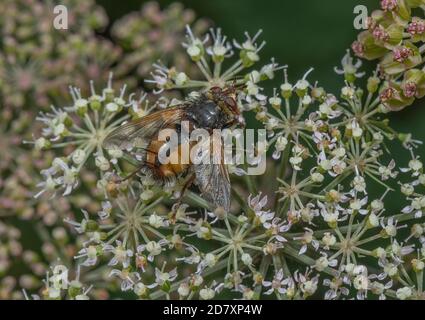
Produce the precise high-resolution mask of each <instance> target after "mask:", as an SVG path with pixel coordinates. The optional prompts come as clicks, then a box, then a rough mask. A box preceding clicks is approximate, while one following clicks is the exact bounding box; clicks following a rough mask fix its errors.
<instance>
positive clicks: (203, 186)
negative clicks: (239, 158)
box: [193, 135, 230, 211]
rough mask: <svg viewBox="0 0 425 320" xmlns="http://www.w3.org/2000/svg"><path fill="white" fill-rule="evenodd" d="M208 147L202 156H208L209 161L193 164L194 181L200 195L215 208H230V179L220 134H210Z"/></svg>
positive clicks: (227, 209)
mask: <svg viewBox="0 0 425 320" xmlns="http://www.w3.org/2000/svg"><path fill="white" fill-rule="evenodd" d="M210 138H211V139H210V140H211V141H210V142H209V144H210V147H209V148H206V149H208V151H207V152H206V154H204V155H203V157H205V158H206V157H209V160H210V161H209V162H210V163H205V161H203V162H201V163H199V164H194V166H193V167H194V171H195V176H196V183H197V185H198V187H199V189H200V190H201V192H202V196H203V197H204V198H205V199H206V200H207V201H209V202H211V203H212V204H213V205H214V207H215V208H217V207H223V208H224V209H225V210H226V211H229V210H230V179H229V172H228V171H227V167H226V165H225V164H224V150H223V144H222V141H221V136H215V135H212V136H211V137H210Z"/></svg>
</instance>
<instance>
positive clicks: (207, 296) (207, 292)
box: [199, 288, 215, 300]
mask: <svg viewBox="0 0 425 320" xmlns="http://www.w3.org/2000/svg"><path fill="white" fill-rule="evenodd" d="M214 296H215V291H214V290H213V289H211V288H204V289H201V290H200V291H199V297H200V298H201V299H202V300H211V299H213V298H214Z"/></svg>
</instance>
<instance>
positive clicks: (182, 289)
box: [177, 282, 190, 297]
mask: <svg viewBox="0 0 425 320" xmlns="http://www.w3.org/2000/svg"><path fill="white" fill-rule="evenodd" d="M177 292H178V293H179V295H180V296H181V297H187V296H188V295H189V293H190V288H189V285H188V284H187V283H184V282H183V283H182V284H180V285H179V288H178V289H177Z"/></svg>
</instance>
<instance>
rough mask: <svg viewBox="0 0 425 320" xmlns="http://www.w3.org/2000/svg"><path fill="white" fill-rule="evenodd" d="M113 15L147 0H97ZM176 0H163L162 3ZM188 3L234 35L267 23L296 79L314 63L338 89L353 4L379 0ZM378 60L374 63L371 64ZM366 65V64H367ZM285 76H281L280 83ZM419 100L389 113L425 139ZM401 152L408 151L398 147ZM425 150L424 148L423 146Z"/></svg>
mask: <svg viewBox="0 0 425 320" xmlns="http://www.w3.org/2000/svg"><path fill="white" fill-rule="evenodd" d="M97 2H98V3H99V4H101V5H102V6H103V7H104V8H105V9H106V11H107V13H108V15H109V17H110V18H111V19H112V20H116V19H118V18H120V17H122V16H123V15H124V14H126V13H128V12H130V11H133V10H138V9H139V8H140V6H141V4H143V3H144V2H146V1H140V0H139V1H137V0H126V1H116V0H97ZM171 2H173V1H169V0H162V1H159V3H160V4H161V6H162V7H165V6H167V5H168V4H169V3H171ZM180 2H181V3H183V4H184V5H185V6H186V7H188V8H192V9H193V10H195V12H196V14H197V16H198V17H205V18H209V19H211V20H212V21H213V22H214V25H215V26H218V27H221V28H222V29H223V31H224V33H225V34H227V35H228V36H229V37H230V38H231V39H233V38H235V39H241V38H243V33H244V32H245V31H248V32H250V34H253V33H255V32H256V31H257V30H258V29H263V35H262V38H263V39H264V40H265V41H266V42H267V45H266V47H265V48H264V51H263V54H262V56H263V57H264V58H267V59H269V58H271V57H275V59H276V61H277V62H279V63H281V64H287V65H288V66H289V76H290V78H291V79H292V81H294V80H296V79H297V78H299V77H301V76H302V75H303V74H304V72H305V71H306V70H307V69H308V68H310V67H314V68H315V71H314V73H313V74H312V75H311V77H310V79H311V80H317V81H319V83H320V84H321V85H322V86H324V87H325V88H326V89H327V90H328V91H330V92H333V93H334V94H336V95H338V93H339V90H340V88H341V86H342V78H341V77H340V76H336V74H335V73H334V71H333V67H334V66H339V65H340V60H341V58H342V56H343V55H344V54H345V50H346V49H347V48H349V47H350V45H351V43H352V42H353V40H354V39H355V38H356V36H357V34H358V33H359V30H356V29H355V28H354V26H353V21H354V18H355V14H354V13H353V10H354V7H355V6H357V5H366V6H367V7H368V9H369V13H370V12H371V11H372V10H373V9H376V8H377V7H378V6H379V1H378V0H376V1H371V0H367V1H366V0H343V1H342V0H297V1H288V0H285V1H284V0H263V1H258V0H231V1H230V0H182V1H180ZM371 65H373V64H369V66H368V67H369V68H370V66H371ZM366 67H367V66H366ZM281 79H282V78H279V79H276V81H275V83H274V84H273V85H275V86H277V85H278V84H279V81H281ZM422 104H423V102H422V101H419V102H417V103H416V104H415V105H414V106H411V107H409V108H407V109H405V110H403V111H402V112H398V113H394V114H392V115H391V116H390V118H391V122H392V125H393V127H394V128H395V129H397V130H399V131H402V132H406V131H409V132H412V133H413V134H414V136H415V138H418V139H420V140H425V130H424V127H423V119H425V108H424V107H423V106H422ZM398 151H399V152H405V151H403V149H401V148H400V149H398ZM422 152H423V151H422ZM408 158H409V155H408V154H407V155H406V158H405V159H408Z"/></svg>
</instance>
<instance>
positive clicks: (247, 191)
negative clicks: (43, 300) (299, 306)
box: [35, 28, 425, 299]
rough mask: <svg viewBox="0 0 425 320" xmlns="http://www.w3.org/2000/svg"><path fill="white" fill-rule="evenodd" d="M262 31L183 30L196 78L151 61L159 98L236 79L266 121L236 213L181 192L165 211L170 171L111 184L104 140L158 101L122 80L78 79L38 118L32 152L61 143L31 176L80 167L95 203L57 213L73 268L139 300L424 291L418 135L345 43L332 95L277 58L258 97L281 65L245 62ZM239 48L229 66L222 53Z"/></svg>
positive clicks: (58, 184) (53, 289) (111, 164)
mask: <svg viewBox="0 0 425 320" xmlns="http://www.w3.org/2000/svg"><path fill="white" fill-rule="evenodd" d="M259 35H260V33H257V34H256V35H255V36H254V37H250V36H249V35H246V39H245V41H243V42H242V43H238V42H236V41H234V42H233V44H232V43H230V41H228V40H227V38H226V37H225V36H224V35H223V34H222V33H221V30H219V29H218V30H216V31H211V33H210V35H208V36H206V37H204V38H202V39H201V38H197V37H195V36H194V35H193V34H192V32H191V31H190V29H189V28H188V36H187V41H186V42H185V43H184V44H183V46H184V47H185V48H186V50H187V54H188V55H189V56H190V58H191V60H192V61H193V63H194V64H195V65H196V66H197V67H198V68H199V69H200V71H201V73H202V75H203V77H204V79H201V80H198V79H191V78H190V77H189V76H188V75H186V74H185V73H182V72H180V71H178V68H177V67H174V66H169V67H166V66H163V65H159V64H158V65H156V70H155V71H154V72H153V73H152V80H151V82H152V83H154V85H155V87H156V91H157V93H158V92H162V91H164V90H169V89H183V90H188V94H190V93H196V92H198V90H205V89H209V88H211V87H214V86H220V87H225V86H230V85H234V86H237V87H238V88H240V89H238V90H239V92H238V104H239V106H240V109H241V110H243V111H245V112H247V113H248V112H249V113H253V114H254V116H255V118H256V119H257V120H258V121H259V122H260V123H261V125H262V126H264V128H265V129H266V130H267V132H268V144H267V148H268V149H269V150H270V151H271V152H270V154H271V159H270V161H269V162H268V168H267V172H266V173H265V175H264V176H260V177H257V178H256V179H254V177H252V176H247V175H245V176H239V177H235V178H234V179H233V178H232V199H233V203H232V207H231V210H230V212H226V211H224V210H223V209H222V208H218V209H216V210H211V208H210V206H209V204H208V203H207V202H206V201H205V200H204V199H203V198H202V197H201V196H199V195H198V194H196V193H195V192H191V191H189V192H187V195H186V197H185V203H183V204H182V205H180V207H178V208H174V209H175V212H171V207H172V206H173V203H174V202H175V201H176V197H175V195H176V194H177V193H178V192H179V191H180V188H181V186H179V183H178V182H177V183H176V184H174V185H171V186H167V187H165V188H163V187H159V186H157V185H156V183H155V182H154V181H153V180H152V179H151V178H149V177H147V176H144V175H141V176H140V177H138V178H137V179H134V180H127V181H123V182H119V181H117V179H116V176H117V175H118V176H126V175H125V173H127V172H128V166H127V164H128V162H129V161H131V159H129V158H128V157H126V155H125V153H124V152H122V151H120V150H109V151H107V150H103V148H102V141H103V139H104V138H105V136H106V135H107V134H108V133H109V132H111V130H113V129H114V128H116V127H117V126H118V125H120V124H121V123H122V122H123V121H126V120H127V119H129V118H131V117H138V116H141V115H144V114H147V113H149V112H151V111H152V110H153V108H155V107H156V105H153V106H149V105H147V104H145V102H144V100H143V99H141V100H134V99H133V96H131V97H130V98H129V99H127V100H126V98H125V96H124V95H125V92H124V90H122V91H121V92H120V94H119V95H117V96H116V95H115V94H114V91H113V88H112V85H111V84H109V85H108V87H107V88H106V89H105V90H104V91H103V92H102V95H96V93H95V92H94V90H93V92H92V96H91V97H89V98H87V99H86V98H84V97H82V96H81V94H80V92H79V91H78V90H75V89H73V90H72V96H73V105H72V106H71V107H68V108H64V109H53V113H52V114H48V115H47V114H46V115H42V116H41V117H40V118H39V119H40V120H41V121H42V122H44V125H45V128H44V130H43V137H42V138H39V139H37V140H36V141H35V147H36V148H52V149H54V150H62V151H63V150H64V149H63V148H66V150H70V151H69V152H68V153H67V154H66V155H65V152H64V151H63V153H62V154H61V155H60V156H58V157H57V158H55V159H54V160H53V161H52V165H51V167H50V168H48V169H45V170H43V171H42V172H41V173H42V175H43V177H44V181H43V182H41V183H40V184H39V186H40V187H41V188H42V190H41V191H40V193H39V194H38V195H39V196H41V194H42V193H45V192H49V193H55V192H57V191H58V190H61V191H63V195H64V196H68V195H72V193H75V192H84V191H82V190H81V189H83V188H82V187H81V185H80V183H79V182H80V175H81V172H82V170H83V168H86V169H89V170H90V169H91V170H93V171H94V172H96V177H97V178H96V179H97V181H96V187H97V188H98V189H99V191H100V192H99V193H100V194H101V197H102V198H103V199H102V201H101V204H100V207H101V208H100V209H99V210H98V214H97V215H93V214H89V213H87V212H83V214H82V216H81V217H80V219H68V220H67V222H68V223H69V224H70V225H72V226H73V227H74V228H75V230H76V232H78V233H79V234H81V235H82V237H84V239H85V241H83V242H82V243H81V244H80V248H79V250H78V253H77V254H76V256H75V258H76V259H77V261H78V263H79V264H80V265H81V268H93V267H94V266H99V265H103V266H104V267H105V268H106V269H107V272H108V274H109V275H110V278H111V279H118V280H119V281H120V283H121V286H120V287H121V290H123V291H132V292H133V293H134V294H135V296H136V297H139V298H144V299H156V298H163V297H166V298H169V299H176V298H180V299H198V298H199V299H213V298H220V297H223V296H227V297H235V298H243V299H259V298H261V297H263V295H273V296H274V297H276V298H277V299H306V298H309V297H315V298H317V297H318V295H319V294H320V292H321V291H323V292H325V293H324V298H325V299H338V298H341V299H345V298H350V297H356V298H358V299H365V298H372V297H373V298H376V297H378V298H381V299H384V298H387V297H388V298H398V299H419V298H424V293H423V291H422V288H423V281H424V280H423V279H424V278H423V268H424V260H425V237H424V232H425V223H424V220H423V218H424V215H423V210H424V209H425V200H424V199H425V189H424V187H425V175H424V173H423V164H422V162H421V160H420V158H419V157H418V156H417V155H415V154H414V150H415V147H416V146H417V145H418V141H415V140H412V139H411V137H410V135H408V134H400V133H397V132H396V131H395V130H394V129H392V128H391V127H390V126H389V124H388V121H387V120H386V118H385V114H386V112H387V110H386V109H385V107H384V106H383V105H382V104H381V103H380V98H379V94H380V91H381V90H383V87H382V84H381V83H380V80H379V78H377V76H376V74H373V75H372V76H371V77H370V78H369V81H368V85H367V88H366V89H362V88H361V87H359V86H358V85H357V84H356V80H357V78H359V77H361V76H363V75H364V74H363V73H362V72H360V71H359V68H360V67H361V63H360V62H358V63H354V62H353V59H352V58H351V57H350V55H349V54H347V55H346V56H345V57H344V59H343V60H342V64H343V66H342V68H341V69H337V72H338V73H341V74H343V75H344V76H345V82H344V84H343V88H342V90H341V94H340V96H339V97H337V96H335V95H333V94H330V93H328V92H326V91H325V89H323V88H321V87H319V86H318V85H317V84H315V83H312V82H311V81H310V80H309V77H310V73H311V71H312V70H310V71H309V72H307V73H306V74H305V76H304V77H302V78H301V79H299V80H297V81H295V82H293V83H291V82H290V79H289V77H288V74H287V69H286V68H284V83H283V84H282V85H281V86H280V90H279V91H278V90H276V89H275V90H274V91H273V94H272V95H270V96H267V94H266V93H265V90H263V89H262V88H261V87H259V82H260V81H262V80H267V79H272V78H273V77H274V73H275V72H276V71H277V70H278V69H280V68H281V67H278V65H277V64H276V63H275V62H274V61H272V62H271V63H269V64H267V65H265V66H263V67H261V68H259V69H258V70H256V69H254V67H255V64H256V63H257V62H258V61H260V60H261V57H260V50H261V49H262V47H263V46H264V44H263V43H261V44H257V40H258V37H259ZM235 52H237V53H238V57H237V58H236V59H235V60H236V61H235V62H234V63H233V64H232V63H230V64H227V63H224V61H225V60H226V59H232V58H234V55H235ZM223 65H226V66H228V65H230V67H229V68H228V69H227V70H226V71H223V70H222V67H223ZM394 141H399V142H400V145H402V146H404V147H405V148H406V150H407V151H408V153H411V157H412V158H411V160H410V162H409V163H408V165H407V167H406V168H404V167H402V168H400V167H399V166H400V165H401V164H399V163H398V161H396V160H397V159H395V160H393V158H396V155H395V154H393V153H391V151H390V147H389V146H388V145H389V142H394ZM69 148H70V149H69ZM92 160H93V161H92ZM260 190H262V191H260ZM390 195H391V197H393V196H394V197H396V198H397V199H398V201H399V203H400V204H402V205H401V206H400V207H399V208H398V209H394V207H391V204H390V202H391V201H389V200H390V199H389V197H390ZM94 201H96V199H95V200H94ZM75 220H77V221H75ZM52 279H54V280H53V282H52ZM46 285H47V287H48V288H49V290H48V295H49V297H51V298H55V297H57V296H58V295H59V294H60V292H59V291H60V290H61V289H66V288H64V287H63V286H64V285H68V282H67V281H65V278H63V279H61V278H60V276H58V273H57V272H56V273H55V272H54V277H53V278H50V279H49V280H48V281H47V282H46ZM320 288H325V290H319V289H320ZM86 293H87V292H86V291H82V290H80V291H79V292H78V294H77V295H75V294H73V297H74V298H77V297H80V295H82V296H85V295H86Z"/></svg>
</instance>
